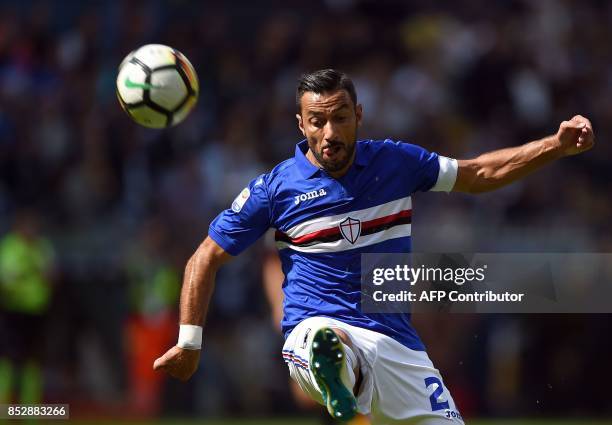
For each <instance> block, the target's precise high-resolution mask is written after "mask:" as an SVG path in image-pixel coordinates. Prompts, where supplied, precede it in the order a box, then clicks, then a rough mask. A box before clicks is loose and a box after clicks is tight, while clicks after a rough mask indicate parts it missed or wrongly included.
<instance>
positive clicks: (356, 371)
mask: <svg viewBox="0 0 612 425" xmlns="http://www.w3.org/2000/svg"><path fill="white" fill-rule="evenodd" d="M296 103H297V115H296V116H297V120H298V126H299V129H300V131H301V132H302V134H303V135H304V137H305V138H306V140H304V141H302V142H300V143H298V144H297V146H296V149H295V156H294V157H293V158H291V159H288V160H286V161H284V162H282V163H280V164H279V165H277V166H276V167H275V168H274V169H273V170H272V171H271V172H270V173H268V174H264V175H261V176H259V177H256V178H255V179H254V180H252V181H251V183H250V184H249V185H248V187H246V188H245V189H244V190H243V191H242V192H241V193H240V194H239V195H238V197H237V198H236V199H235V200H234V202H233V204H232V206H231V208H229V209H227V210H225V211H223V212H222V213H221V214H220V215H219V216H217V218H216V219H215V220H214V221H213V222H212V223H211V225H210V229H209V234H208V237H207V238H206V239H205V240H204V241H203V242H202V244H201V245H200V246H199V247H198V249H197V250H196V252H195V253H194V255H193V256H192V257H191V259H190V260H189V262H188V263H187V266H186V269H185V277H184V281H183V289H182V293H181V301H180V331H179V338H178V343H177V345H176V346H174V347H172V348H171V349H169V350H168V351H167V352H166V353H165V354H164V355H163V356H162V357H160V358H159V359H157V360H156V361H155V364H154V368H155V369H158V370H159V369H161V370H165V371H166V372H168V373H169V374H170V375H172V376H174V377H177V378H179V379H183V380H185V379H188V378H189V377H190V376H191V375H192V374H193V373H194V372H195V370H196V368H197V366H198V362H199V358H200V348H201V341H202V325H203V322H204V319H205V317H206V312H207V309H208V304H209V301H210V298H211V295H212V292H213V287H214V280H215V274H216V272H217V270H218V269H219V267H221V265H223V264H224V263H225V262H226V261H228V260H229V259H230V258H231V257H232V256H236V255H238V254H240V253H241V252H242V251H243V250H244V249H245V248H247V247H248V246H249V245H251V244H252V243H253V242H255V240H257V239H258V238H259V237H260V236H261V235H263V234H264V232H265V231H266V230H267V229H268V228H270V227H273V228H275V229H276V230H277V231H276V243H277V248H278V249H279V255H280V258H281V262H282V268H283V272H284V274H285V281H284V283H283V290H284V292H285V303H284V318H283V322H282V327H283V332H284V335H285V345H284V347H283V350H282V354H283V357H284V358H285V360H286V362H287V364H288V367H289V372H290V375H291V377H292V378H293V379H294V380H295V381H296V382H297V383H298V384H299V385H300V387H301V388H302V389H303V390H304V391H305V392H306V393H307V394H308V395H309V396H310V397H312V398H313V399H314V400H316V401H318V402H320V403H322V404H324V405H325V406H326V407H327V410H328V411H329V413H330V414H331V415H332V416H333V417H335V418H337V419H343V420H347V419H349V418H350V417H352V416H353V415H354V414H355V411H357V410H358V411H359V412H361V413H364V414H369V415H370V417H371V420H372V423H373V424H397V423H416V424H419V425H425V424H427V425H435V424H444V423H448V422H455V423H463V420H462V419H461V415H460V413H459V411H458V409H457V407H456V406H455V403H454V401H453V399H452V397H451V395H450V393H449V390H448V388H446V387H445V386H444V383H443V381H442V377H441V376H440V373H439V372H438V370H437V369H435V368H434V366H433V364H432V363H431V361H430V359H429V358H428V356H427V353H426V352H425V347H424V346H423V343H422V342H421V340H420V339H419V337H418V335H417V334H416V332H415V330H414V328H413V327H412V326H411V324H410V316H409V315H408V314H365V313H363V312H362V311H361V310H360V263H361V261H360V255H361V254H362V253H368V252H390V253H397V252H409V251H410V249H411V238H410V235H411V225H410V223H411V208H412V201H411V195H412V194H413V193H414V192H417V191H445V192H449V191H459V192H468V193H480V192H486V191H490V190H494V189H497V188H499V187H502V186H504V185H507V184H509V183H511V182H513V181H516V180H518V179H520V178H523V177H525V176H526V175H528V174H529V173H531V172H533V171H535V170H537V169H538V168H540V167H542V166H543V165H545V164H547V163H549V162H552V161H554V160H556V159H560V158H562V157H565V156H569V155H574V154H578V153H580V152H584V151H586V150H588V149H590V148H592V147H593V145H594V135H593V129H592V126H591V123H590V122H589V120H588V119H586V118H584V117H582V116H580V115H576V116H575V117H573V118H572V119H571V120H569V121H564V122H562V123H561V125H560V127H559V130H558V131H557V133H556V134H554V135H551V136H548V137H545V138H543V139H540V140H536V141H533V142H531V143H527V144H524V145H522V146H517V147H512V148H506V149H501V150H496V151H493V152H488V153H485V154H482V155H480V156H478V157H476V158H474V159H469V160H458V161H457V160H455V159H451V158H447V157H444V156H441V155H438V154H436V153H431V152H428V151H427V150H425V149H423V148H422V147H419V146H416V145H412V144H408V143H398V142H394V141H391V140H384V141H372V140H364V141H357V129H358V127H359V125H360V124H361V120H362V116H363V109H362V106H361V105H360V104H358V103H357V95H356V93H355V88H354V86H353V83H352V82H351V80H350V79H349V77H348V76H347V75H346V74H344V73H341V72H339V71H336V70H332V69H326V70H320V71H315V72H313V73H310V74H305V75H303V76H302V78H301V79H300V81H299V85H298V88H297V95H296Z"/></svg>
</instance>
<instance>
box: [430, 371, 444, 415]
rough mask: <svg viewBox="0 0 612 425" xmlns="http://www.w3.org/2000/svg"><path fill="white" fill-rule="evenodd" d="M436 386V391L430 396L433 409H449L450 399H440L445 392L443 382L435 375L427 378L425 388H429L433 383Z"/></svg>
mask: <svg viewBox="0 0 612 425" xmlns="http://www.w3.org/2000/svg"><path fill="white" fill-rule="evenodd" d="M434 384H435V385H436V386H434V392H433V393H432V394H431V395H430V396H429V401H430V402H431V410H432V411H433V412H435V411H436V410H442V409H448V408H449V405H448V401H441V402H440V401H438V399H439V398H440V396H441V395H442V393H443V392H444V386H443V385H442V382H440V380H439V379H438V378H436V377H435V376H430V377H429V378H425V388H429V387H430V386H431V385H434Z"/></svg>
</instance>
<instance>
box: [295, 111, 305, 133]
mask: <svg viewBox="0 0 612 425" xmlns="http://www.w3.org/2000/svg"><path fill="white" fill-rule="evenodd" d="M295 117H296V118H297V120H298V127H299V128H300V131H301V132H302V134H303V135H304V137H306V132H305V131H304V120H302V116H301V115H300V114H295Z"/></svg>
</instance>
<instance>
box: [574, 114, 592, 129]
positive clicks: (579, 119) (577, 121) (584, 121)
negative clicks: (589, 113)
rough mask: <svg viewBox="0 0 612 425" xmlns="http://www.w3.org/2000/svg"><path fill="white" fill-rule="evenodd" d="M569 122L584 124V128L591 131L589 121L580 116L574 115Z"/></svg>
mask: <svg viewBox="0 0 612 425" xmlns="http://www.w3.org/2000/svg"><path fill="white" fill-rule="evenodd" d="M571 121H574V122H576V123H585V125H586V127H588V128H590V129H593V125H592V124H591V120H589V119H588V118H586V117H583V116H582V115H574V116H573V117H572V119H571Z"/></svg>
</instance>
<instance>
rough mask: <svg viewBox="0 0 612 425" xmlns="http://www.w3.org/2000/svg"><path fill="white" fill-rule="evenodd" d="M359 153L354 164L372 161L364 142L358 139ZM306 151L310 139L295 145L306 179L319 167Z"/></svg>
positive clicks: (298, 161)
mask: <svg viewBox="0 0 612 425" xmlns="http://www.w3.org/2000/svg"><path fill="white" fill-rule="evenodd" d="M356 149H357V153H356V154H355V160H354V161H353V164H354V165H357V166H360V167H365V166H366V165H368V163H369V162H370V155H368V152H367V149H363V146H362V143H360V142H359V141H357V148H356ZM306 152H308V141H307V140H302V141H301V142H299V143H298V144H297V145H295V161H296V164H297V167H298V169H299V170H300V172H301V173H302V176H304V178H305V179H309V178H311V177H312V176H314V175H315V174H316V173H317V171H319V168H318V167H316V166H315V165H314V164H313V163H312V162H310V161H309V160H308V158H306Z"/></svg>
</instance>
